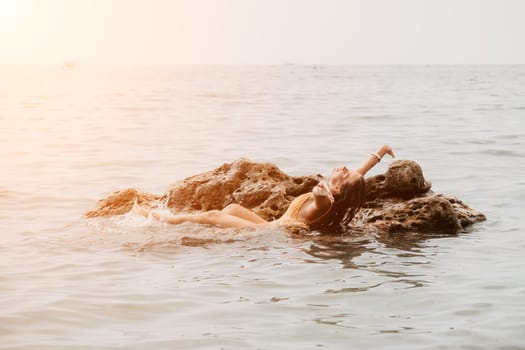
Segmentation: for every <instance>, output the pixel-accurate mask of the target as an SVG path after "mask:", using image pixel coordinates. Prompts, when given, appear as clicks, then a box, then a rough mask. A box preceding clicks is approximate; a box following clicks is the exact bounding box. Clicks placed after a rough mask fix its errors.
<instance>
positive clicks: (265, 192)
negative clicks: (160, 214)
mask: <svg viewBox="0 0 525 350" xmlns="http://www.w3.org/2000/svg"><path fill="white" fill-rule="evenodd" d="M320 179H321V175H314V176H299V177H293V176H288V175H286V174H285V173H283V172H282V171H281V170H280V169H279V168H278V167H277V166H275V165H274V164H270V163H255V162H252V161H249V160H247V159H244V158H241V159H239V160H236V161H235V162H233V163H226V164H223V165H222V166H220V167H219V168H217V169H215V170H212V171H209V172H206V173H203V174H199V175H195V176H191V177H189V178H187V179H185V180H182V181H180V182H178V183H176V184H174V185H173V186H172V187H171V188H170V189H169V191H168V193H167V194H166V195H165V197H164V199H166V197H167V202H168V207H169V208H170V209H172V210H174V211H196V210H197V211H200V210H203V211H206V210H212V209H217V210H220V209H223V208H224V207H226V206H227V205H228V204H231V203H238V204H240V205H242V206H244V207H246V208H249V209H252V210H253V211H254V212H255V213H256V214H258V215H260V216H262V217H263V218H265V219H267V220H271V219H275V218H277V217H280V216H281V215H282V214H284V212H285V211H286V209H287V208H288V205H289V204H290V202H291V201H292V200H293V199H294V198H295V197H296V196H298V195H300V194H302V193H305V192H309V191H311V190H312V188H313V187H314V186H315V185H316V184H317V183H318V182H319V180H320Z"/></svg>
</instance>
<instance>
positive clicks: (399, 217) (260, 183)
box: [86, 159, 485, 234]
mask: <svg viewBox="0 0 525 350" xmlns="http://www.w3.org/2000/svg"><path fill="white" fill-rule="evenodd" d="M320 180H321V175H310V176H299V177H294V176H289V175H287V174H285V173H283V172H282V171H281V170H280V169H279V168H278V167H277V166H275V165H274V164H271V163H256V162H252V161H249V160H247V159H239V160H237V161H235V162H233V163H226V164H223V165H222V166H220V167H218V168H217V169H214V170H211V171H209V172H206V173H202V174H198V175H195V176H191V177H188V178H186V179H184V180H182V181H180V182H177V183H175V184H174V185H173V186H171V187H170V188H169V190H168V191H167V193H166V194H164V195H162V196H157V195H153V194H147V193H143V192H140V191H137V190H135V189H128V190H124V191H117V192H114V193H113V194H111V195H110V196H109V197H108V198H105V199H103V200H101V201H99V203H98V208H96V209H94V210H92V211H89V212H87V213H86V216H88V217H95V216H108V215H118V214H123V213H125V212H127V211H129V210H130V209H131V207H132V204H133V200H134V199H135V198H138V202H139V204H143V205H146V206H155V202H156V201H160V202H163V203H167V205H168V207H169V208H170V209H171V210H172V211H173V212H192V211H206V210H212V209H219V210H220V209H222V208H224V207H226V206H227V205H228V204H231V203H238V204H240V205H242V206H244V207H246V208H249V209H251V210H253V211H254V212H255V213H256V214H258V215H260V216H262V217H263V218H265V219H267V220H272V219H276V218H278V217H280V216H281V215H282V214H283V213H284V212H285V211H286V209H287V208H288V205H289V204H290V202H291V201H292V200H293V199H294V198H295V197H297V196H299V195H300V194H303V193H306V192H309V191H311V190H312V188H313V187H314V186H315V185H316V184H317V183H318V182H319V181H320ZM366 185H367V199H366V203H365V205H364V207H363V208H362V209H361V211H360V212H358V214H357V215H356V217H355V218H354V219H353V220H352V222H351V223H350V227H354V228H356V229H358V230H359V231H373V232H376V233H397V232H433V233H447V234H450V233H458V232H460V231H461V230H463V229H464V228H465V227H467V226H469V225H472V224H474V223H476V222H479V221H483V220H485V216H484V215H483V214H482V213H480V212H477V211H475V210H473V209H471V208H470V207H468V206H467V205H465V204H464V203H463V202H461V201H460V200H458V199H456V198H454V197H450V196H445V195H441V194H435V193H434V192H432V191H431V190H430V188H431V184H430V182H428V181H426V180H425V178H424V176H423V171H422V169H421V167H420V166H419V165H418V164H417V163H416V162H414V161H410V160H396V161H394V162H392V163H391V165H390V167H389V168H388V170H387V172H386V173H385V174H381V175H376V176H373V177H370V178H368V179H367V181H366Z"/></svg>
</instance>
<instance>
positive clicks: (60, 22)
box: [0, 0, 525, 64]
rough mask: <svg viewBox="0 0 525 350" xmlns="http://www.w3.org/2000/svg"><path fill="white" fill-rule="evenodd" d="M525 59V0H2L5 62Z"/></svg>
mask: <svg viewBox="0 0 525 350" xmlns="http://www.w3.org/2000/svg"><path fill="white" fill-rule="evenodd" d="M70 60H72V61H77V62H79V63H108V64H119V63H124V64H134V63H139V64H156V63H160V64H280V63H285V62H289V63H297V64H525V0H0V63H55V64H56V63H58V64H60V63H62V62H64V61H70Z"/></svg>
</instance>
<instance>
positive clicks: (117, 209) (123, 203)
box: [84, 188, 160, 218]
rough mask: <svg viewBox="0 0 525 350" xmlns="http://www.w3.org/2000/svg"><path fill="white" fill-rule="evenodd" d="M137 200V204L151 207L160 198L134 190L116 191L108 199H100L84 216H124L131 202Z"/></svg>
mask: <svg viewBox="0 0 525 350" xmlns="http://www.w3.org/2000/svg"><path fill="white" fill-rule="evenodd" d="M135 198H137V203H138V204H141V205H144V206H146V207H151V203H152V202H153V201H156V200H158V199H159V198H160V196H157V195H155V194H150V193H145V192H142V191H140V190H136V189H134V188H128V189H125V190H117V191H115V192H113V193H111V194H110V195H109V196H108V197H106V198H104V199H101V200H99V201H98V203H97V207H96V208H95V209H93V210H90V211H88V212H86V213H85V214H84V215H85V216H86V217H88V218H94V217H97V216H112V215H121V214H125V213H127V212H128V211H130V210H131V208H132V207H133V201H134V200H135Z"/></svg>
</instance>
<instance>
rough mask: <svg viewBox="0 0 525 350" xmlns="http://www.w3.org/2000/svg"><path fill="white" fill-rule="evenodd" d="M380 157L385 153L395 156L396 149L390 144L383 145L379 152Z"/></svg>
mask: <svg viewBox="0 0 525 350" xmlns="http://www.w3.org/2000/svg"><path fill="white" fill-rule="evenodd" d="M377 153H378V154H379V156H380V157H383V156H384V155H385V154H388V155H389V156H390V157H392V158H395V157H396V156H395V155H394V151H393V150H392V147H390V146H389V145H383V147H381V149H380V150H379V152H377Z"/></svg>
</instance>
